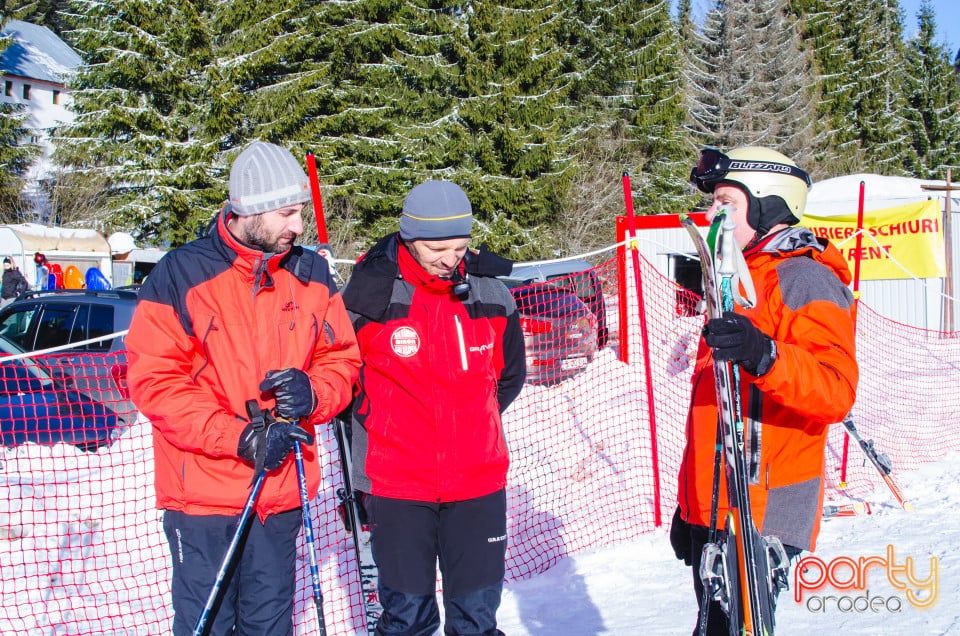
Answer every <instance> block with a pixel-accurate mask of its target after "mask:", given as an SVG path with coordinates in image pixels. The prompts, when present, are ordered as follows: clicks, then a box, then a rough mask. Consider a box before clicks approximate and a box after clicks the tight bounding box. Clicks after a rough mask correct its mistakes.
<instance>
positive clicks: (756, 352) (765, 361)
mask: <svg viewBox="0 0 960 636" xmlns="http://www.w3.org/2000/svg"><path fill="white" fill-rule="evenodd" d="M703 337H704V339H705V340H706V341H707V344H708V345H709V346H710V347H712V348H713V359H714V360H719V361H727V360H729V361H731V362H736V363H737V364H739V365H740V366H741V367H742V368H743V370H744V371H746V372H747V373H749V374H751V375H754V376H757V377H760V376H761V375H764V374H766V373H767V372H768V371H770V368H771V367H772V366H773V363H774V361H775V360H776V359H777V349H776V346H775V345H774V344H773V340H771V339H770V337H769V336H767V335H766V334H764V333H763V332H762V331H760V330H759V329H757V328H756V327H755V326H754V324H753V323H752V322H750V319H749V318H747V317H746V316H741V315H740V314H737V313H734V312H732V311H725V312H724V313H723V316H722V317H720V318H712V319H710V320H708V321H707V324H706V325H704V327H703Z"/></svg>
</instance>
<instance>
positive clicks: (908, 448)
mask: <svg viewBox="0 0 960 636" xmlns="http://www.w3.org/2000/svg"><path fill="white" fill-rule="evenodd" d="M640 281H641V282H642V285H641V287H642V292H643V294H642V306H643V308H644V311H645V314H644V317H645V329H640V328H639V324H640V323H639V313H640V312H639V310H638V307H639V306H640V304H641V303H639V302H638V296H637V294H636V289H637V285H635V284H634V275H633V265H632V262H630V259H626V260H624V259H623V258H622V256H621V257H618V258H613V259H611V260H609V261H607V262H605V263H603V264H601V265H600V266H598V267H597V268H595V269H594V270H593V271H592V277H591V278H589V280H585V279H583V278H577V279H570V280H567V281H563V280H560V281H552V282H548V283H545V284H540V285H536V286H534V287H533V288H532V289H533V291H534V292H535V293H532V292H531V291H530V289H525V288H523V287H521V288H516V289H515V290H514V295H515V297H517V298H518V299H521V298H522V297H523V296H524V295H527V296H528V297H527V298H526V299H524V300H518V304H520V305H522V306H523V307H524V309H523V311H524V323H525V324H524V328H525V331H526V332H527V344H528V352H527V353H528V357H529V360H528V362H530V364H531V368H534V367H536V371H537V372H536V373H534V374H532V375H531V380H532V381H531V383H529V384H528V385H527V386H526V387H525V388H524V390H523V392H522V393H521V395H520V397H519V398H518V399H517V401H516V402H515V403H514V404H513V405H512V406H511V408H510V409H509V410H508V412H507V414H506V416H505V421H504V426H505V430H506V434H507V437H508V443H509V447H510V450H511V458H512V463H511V469H510V474H509V486H508V493H509V499H508V502H509V522H508V523H509V536H510V539H509V548H508V562H507V578H508V580H517V579H523V578H526V577H530V576H532V575H534V574H536V573H538V572H543V571H544V570H546V569H547V568H549V567H551V566H552V565H553V564H555V563H556V562H557V561H558V560H559V559H561V558H563V557H564V556H566V555H569V554H572V553H576V552H579V551H583V550H588V549H595V548H598V547H600V546H606V545H612V544H617V543H623V542H628V541H631V540H634V539H636V538H637V537H639V536H640V535H642V534H644V533H647V532H650V531H651V530H653V529H654V528H655V527H656V525H657V520H658V519H659V520H660V521H661V522H662V523H663V524H667V523H669V519H670V515H671V514H672V510H673V507H674V505H675V500H676V474H677V469H678V466H679V461H680V453H681V451H682V448H683V442H684V440H683V425H684V421H685V417H686V408H687V399H688V392H689V380H690V372H691V363H692V356H693V355H694V353H695V348H696V344H697V338H698V334H699V330H700V327H701V325H702V320H703V319H702V317H700V316H698V315H696V313H695V311H693V308H694V306H695V301H696V300H697V299H696V298H695V297H694V296H693V295H692V294H690V293H689V292H686V291H685V290H683V289H681V288H679V287H677V285H675V284H674V283H673V282H672V281H670V280H668V279H667V278H665V277H664V276H662V275H661V274H660V273H658V272H657V271H656V270H655V268H654V267H653V266H652V265H650V264H649V263H648V262H647V261H645V260H642V259H641V261H640ZM593 284H596V285H599V289H600V291H601V299H602V304H603V308H604V314H605V315H604V319H603V321H599V320H597V316H596V313H595V312H594V311H591V312H590V315H592V316H593V320H591V318H590V316H588V315H586V314H583V313H582V312H581V313H579V314H578V313H577V312H576V311H574V310H573V309H572V307H575V304H571V301H570V298H568V297H565V296H564V293H567V294H568V295H569V294H570V293H572V294H575V295H580V296H582V297H583V298H584V299H585V300H584V301H583V303H584V305H587V306H589V305H590V304H591V303H593V302H595V301H596V299H595V298H594V299H592V300H591V294H592V292H591V291H590V290H591V289H594V288H593V287H592V285H593ZM623 289H627V290H632V291H630V292H629V293H627V294H626V296H625V298H626V301H625V302H626V306H625V309H624V310H623V311H621V303H622V301H620V300H619V295H618V290H623ZM594 291H595V290H594ZM523 303H526V304H525V305H524V304H523ZM624 317H625V319H626V320H627V325H624V326H629V329H626V330H624V329H621V321H622V320H623V319H624ZM624 333H626V334H627V335H626V336H625V338H626V339H625V340H624V339H623V338H624V336H623V335H622V334H624ZM644 336H645V338H644ZM857 336H858V350H859V359H860V366H861V381H860V387H859V396H858V401H857V405H856V407H855V409H854V412H853V415H854V418H855V420H856V423H857V425H858V427H859V429H860V431H861V433H862V434H863V436H864V437H865V438H872V439H873V440H875V443H876V447H877V448H878V449H879V450H881V451H883V452H885V453H887V454H889V455H890V457H891V459H892V460H893V463H894V466H895V469H896V470H898V471H902V470H908V469H911V468H914V467H916V466H918V465H920V464H921V463H924V462H929V461H932V460H934V459H937V458H939V457H941V456H943V455H944V454H945V453H947V452H948V451H950V450H956V449H957V448H960V437H958V436H957V435H954V434H952V432H953V431H956V430H957V424H958V419H960V392H958V391H956V390H953V389H951V388H950V387H953V386H955V385H956V384H957V382H958V381H960V338H958V337H956V336H957V334H942V333H936V332H930V331H923V330H919V329H914V328H910V327H907V326H904V325H900V324H896V323H893V322H891V321H889V320H886V319H884V318H882V317H881V316H879V315H877V314H876V313H875V312H873V311H872V310H870V308H869V307H866V306H862V307H861V309H860V312H859V323H858V332H857ZM591 338H592V339H593V340H592V341H591ZM624 347H626V349H627V350H628V351H629V353H630V363H629V364H627V363H625V362H623V361H621V359H620V357H621V356H620V354H621V352H623V351H624ZM0 370H2V383H3V384H2V387H0V388H2V391H0V427H2V431H0V441H2V446H3V449H2V459H0V568H2V571H3V578H2V603H0V633H51V634H52V633H57V634H110V633H123V634H165V633H169V629H170V620H171V608H170V604H169V557H168V550H167V546H166V541H165V538H164V536H163V532H162V529H161V524H160V512H159V511H158V510H156V509H155V507H154V497H153V477H152V468H153V460H152V446H151V428H150V425H149V423H148V422H144V421H141V420H140V419H138V417H137V414H136V411H135V408H134V407H133V405H132V404H131V403H130V402H129V401H127V400H126V393H125V382H124V377H125V364H124V356H123V355H122V354H109V355H86V354H85V355H82V356H79V355H72V354H71V355H66V354H59V355H49V356H35V357H32V358H31V357H23V358H9V357H8V358H5V359H3V360H0ZM319 433H320V434H319V435H318V440H317V443H318V445H319V448H320V461H321V462H322V466H323V482H322V486H321V490H320V493H319V495H318V496H317V497H316V499H315V500H314V501H313V502H312V504H311V512H312V516H313V527H314V534H315V535H316V545H317V550H318V554H319V565H320V576H321V581H322V589H323V596H324V612H325V615H326V623H327V628H328V633H330V634H358V633H363V631H364V624H363V618H362V610H361V604H360V585H359V581H358V577H357V569H356V563H355V561H354V556H353V554H354V553H353V550H352V549H351V545H350V543H349V542H350V540H351V539H350V538H349V537H348V535H347V534H346V532H345V530H344V527H343V525H342V524H341V522H340V519H339V516H338V514H337V511H336V505H337V500H336V496H335V491H336V490H337V488H338V487H339V486H340V484H341V477H340V461H339V458H338V454H337V450H336V447H335V440H334V436H333V434H332V431H331V430H329V428H327V429H325V430H322V431H320V432H319ZM843 435H844V434H843V432H842V427H840V426H837V427H834V430H833V432H832V434H831V438H830V446H829V449H828V457H827V471H828V487H829V489H830V492H829V493H828V498H833V499H837V498H838V497H863V496H866V495H869V494H870V493H871V492H874V491H875V492H876V493H877V494H875V495H873V496H876V497H878V498H881V497H883V496H884V494H885V493H884V492H883V491H882V490H878V488H880V487H882V482H881V481H880V479H879V476H878V475H877V473H876V471H875V470H874V469H873V468H872V466H869V465H865V464H864V462H863V461H862V456H861V455H860V454H859V453H860V450H859V449H858V448H856V447H855V446H854V447H852V448H851V450H850V452H851V455H850V462H849V466H848V470H847V480H848V482H849V483H848V486H847V488H846V489H845V490H844V491H842V492H841V491H839V490H838V483H839V475H840V462H841V449H842V443H843ZM652 436H655V442H656V443H655V444H653V443H652V440H653V439H654V438H652ZM654 449H656V453H654ZM907 494H908V495H909V493H907ZM875 505H876V504H875ZM664 549H669V548H668V547H667V546H666V544H665V546H664ZM309 562H310V560H309V552H308V551H307V548H306V547H305V546H304V545H303V544H302V540H301V547H300V552H299V561H298V571H297V577H298V584H297V590H298V591H297V598H296V599H295V616H294V619H295V623H296V633H298V634H315V633H317V626H316V618H315V615H314V609H313V602H312V589H311V584H310V575H309Z"/></svg>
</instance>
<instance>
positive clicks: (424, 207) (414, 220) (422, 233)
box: [400, 181, 473, 241]
mask: <svg viewBox="0 0 960 636" xmlns="http://www.w3.org/2000/svg"><path fill="white" fill-rule="evenodd" d="M472 226H473V210H472V208H471V207H470V200H469V199H467V195H466V194H465V193H464V191H463V190H461V189H460V186H458V185H457V184H455V183H451V182H450V181H427V182H425V183H421V184H420V185H418V186H417V187H415V188H414V189H413V190H411V191H410V193H409V194H408V195H407V198H406V199H404V200H403V215H402V216H401V217H400V238H402V239H403V240H405V241H416V240H421V239H427V240H443V239H451V238H468V237H469V236H470V228H471V227H472Z"/></svg>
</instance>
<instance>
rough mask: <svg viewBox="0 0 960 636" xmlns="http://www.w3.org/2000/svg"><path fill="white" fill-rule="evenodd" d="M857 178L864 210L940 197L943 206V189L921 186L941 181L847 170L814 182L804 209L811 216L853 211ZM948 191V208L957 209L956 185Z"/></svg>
mask: <svg viewBox="0 0 960 636" xmlns="http://www.w3.org/2000/svg"><path fill="white" fill-rule="evenodd" d="M861 181H862V182H863V195H864V199H863V208H864V210H865V211H870V210H882V209H883V208H892V207H895V206H898V205H905V204H907V203H915V202H918V201H925V200H926V199H930V198H939V199H941V204H940V207H941V209H945V206H946V192H943V191H936V190H924V189H923V186H934V187H936V186H939V187H943V186H945V185H946V182H945V181H928V180H922V179H911V178H909V177H884V176H881V175H878V174H851V175H846V176H843V177H835V178H833V179H825V180H823V181H817V182H816V183H814V184H813V187H811V188H810V193H809V194H808V195H807V207H806V213H807V214H811V215H815V216H828V215H830V214H855V213H856V212H857V208H858V205H859V199H860V182H861ZM950 195H951V196H950V198H951V202H950V208H951V210H952V211H953V212H960V185H957V186H956V191H952V192H951V193H950Z"/></svg>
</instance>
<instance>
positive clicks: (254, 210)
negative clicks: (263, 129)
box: [230, 141, 310, 216]
mask: <svg viewBox="0 0 960 636" xmlns="http://www.w3.org/2000/svg"><path fill="white" fill-rule="evenodd" d="M309 200H310V182H309V181H308V180H307V174H306V173H305V172H304V171H303V168H301V167H300V162H298V161H297V160H296V159H294V157H293V155H292V154H290V151H289V150H287V149H286V148H281V147H280V146H277V145H275V144H268V143H265V142H263V141H255V142H253V143H252V144H250V145H249V146H247V147H246V148H244V150H243V152H241V153H240V154H239V155H238V156H237V158H236V159H234V161H233V166H232V167H231V168H230V207H231V209H232V210H233V212H234V213H235V214H236V215H237V216H253V215H255V214H263V213H264V212H270V211H271V210H278V209H280V208H282V207H285V206H288V205H293V204H294V203H306V202H307V201H309Z"/></svg>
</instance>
